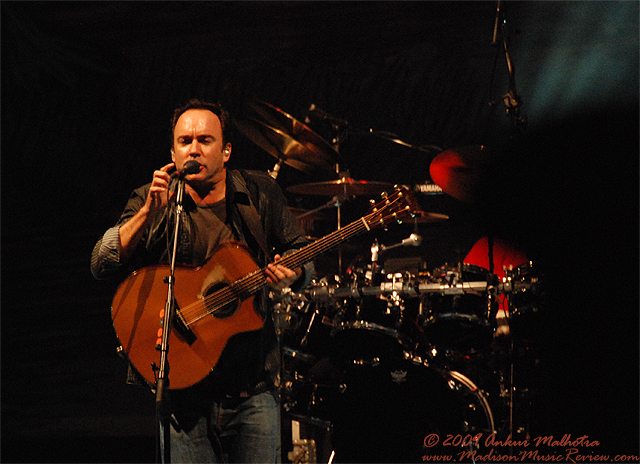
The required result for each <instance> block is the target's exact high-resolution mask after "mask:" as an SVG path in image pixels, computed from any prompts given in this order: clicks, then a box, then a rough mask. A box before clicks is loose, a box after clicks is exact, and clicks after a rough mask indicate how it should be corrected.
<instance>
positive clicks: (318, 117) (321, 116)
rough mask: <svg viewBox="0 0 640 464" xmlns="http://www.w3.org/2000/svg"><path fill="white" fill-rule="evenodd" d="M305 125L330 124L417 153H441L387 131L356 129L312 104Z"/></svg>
mask: <svg viewBox="0 0 640 464" xmlns="http://www.w3.org/2000/svg"><path fill="white" fill-rule="evenodd" d="M304 121H305V123H306V124H311V123H328V124H331V126H332V127H334V128H343V129H349V130H350V131H351V132H352V133H356V134H363V135H371V136H374V137H377V138H380V139H384V140H387V141H389V142H393V143H395V144H397V145H401V146H403V147H406V148H410V149H412V150H418V151H423V152H427V153H434V152H440V151H442V148H440V147H436V146H434V145H414V144H411V143H409V142H406V141H404V140H402V139H400V137H399V136H398V135H396V134H394V133H392V132H388V131H375V130H373V129H371V128H366V127H358V126H356V125H354V124H352V123H350V122H349V121H346V120H344V119H341V118H338V117H335V116H333V115H331V114H329V113H327V112H326V111H323V110H322V109H320V108H318V106H317V105H316V104H315V103H312V104H311V106H309V109H308V110H307V115H306V117H305V120H304Z"/></svg>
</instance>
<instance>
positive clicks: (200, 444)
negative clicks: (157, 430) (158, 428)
mask: <svg viewBox="0 0 640 464" xmlns="http://www.w3.org/2000/svg"><path fill="white" fill-rule="evenodd" d="M279 415H280V408H279V407H278V403H277V402H276V400H275V398H274V396H273V394H272V393H269V392H265V393H260V394H258V395H255V396H252V397H249V398H247V399H246V400H244V401H242V402H239V403H238V402H235V403H234V404H225V402H222V403H221V404H214V405H213V407H212V408H211V410H210V411H209V412H208V413H207V414H185V413H176V414H174V415H172V417H171V431H170V434H171V462H172V463H174V462H176V463H177V462H189V463H192V462H207V463H223V462H254V463H267V462H274V463H275V462H278V461H279V457H280V456H279V454H280V420H279Z"/></svg>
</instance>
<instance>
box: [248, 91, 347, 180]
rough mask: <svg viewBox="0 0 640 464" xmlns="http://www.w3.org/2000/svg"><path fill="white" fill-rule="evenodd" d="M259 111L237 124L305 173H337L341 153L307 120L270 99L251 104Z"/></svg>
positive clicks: (254, 140) (257, 140)
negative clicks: (301, 120)
mask: <svg viewBox="0 0 640 464" xmlns="http://www.w3.org/2000/svg"><path fill="white" fill-rule="evenodd" d="M249 106H250V107H251V108H252V109H253V110H254V111H255V113H256V114H257V117H252V118H250V119H249V120H247V121H239V122H238V123H237V124H236V125H237V126H238V128H239V129H240V131H241V132H243V133H244V134H245V135H246V136H247V137H248V138H249V139H251V140H252V141H253V142H255V143H256V144H257V145H258V146H259V147H261V148H263V149H264V150H265V151H267V153H269V154H270V155H272V156H274V157H276V158H278V159H279V160H282V161H283V162H284V163H285V164H287V165H289V166H291V167H293V168H295V169H298V170H301V171H303V172H308V173H314V172H317V171H318V170H321V171H326V172H327V173H335V166H336V164H337V162H338V152H337V151H336V150H334V148H333V147H332V146H331V145H330V144H329V143H328V142H327V141H325V140H324V139H323V138H322V137H320V136H319V135H318V134H316V133H315V132H313V131H312V130H311V129H310V128H309V127H308V126H306V125H305V124H304V123H302V122H300V121H298V120H297V119H295V118H294V117H293V116H291V115H289V114H288V113H285V112H284V111H282V110H281V109H280V108H276V107H275V106H273V105H270V104H269V103H266V102H256V103H252V104H250V105H249Z"/></svg>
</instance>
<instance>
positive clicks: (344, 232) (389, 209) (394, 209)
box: [233, 189, 417, 294]
mask: <svg viewBox="0 0 640 464" xmlns="http://www.w3.org/2000/svg"><path fill="white" fill-rule="evenodd" d="M416 206H417V203H416V201H415V198H414V197H413V196H412V195H411V193H410V192H408V191H406V189H400V190H397V191H396V192H395V193H394V194H393V195H391V196H390V197H388V198H387V199H386V200H385V201H384V202H382V203H379V204H378V205H376V206H375V207H374V208H373V210H372V212H371V213H369V214H367V215H366V216H364V217H361V218H360V219H358V220H357V221H354V222H352V223H351V224H349V225H348V226H345V227H343V228H341V229H338V230H336V231H334V232H332V233H330V234H329V235H327V236H325V237H323V238H321V239H319V240H316V241H315V242H313V243H310V244H309V245H307V246H305V247H303V248H300V249H299V250H296V251H294V252H293V253H291V254H289V255H287V256H285V257H283V258H282V259H280V261H278V264H282V265H283V266H285V267H288V268H289V269H297V268H299V267H300V266H302V265H303V264H305V263H308V262H309V261H311V260H313V259H314V258H315V257H317V256H318V255H320V254H322V253H324V252H326V251H328V250H330V249H331V248H334V247H335V246H337V245H339V244H341V243H343V242H345V241H347V240H349V239H350V238H352V237H355V236H356V235H358V234H361V233H363V232H365V231H367V230H371V229H373V228H376V227H381V226H384V225H386V224H387V223H388V222H389V221H392V220H396V221H397V220H399V219H400V218H402V217H404V216H406V215H408V214H410V213H415V212H416V210H417V209H416ZM265 284H266V274H265V269H264V268H263V269H258V270H256V271H254V272H252V273H250V274H248V275H247V276H245V277H243V278H242V279H240V280H238V281H236V282H235V283H234V284H233V286H234V287H235V289H234V293H236V294H253V293H255V292H256V291H258V290H259V289H260V288H261V287H262V286H264V285H265Z"/></svg>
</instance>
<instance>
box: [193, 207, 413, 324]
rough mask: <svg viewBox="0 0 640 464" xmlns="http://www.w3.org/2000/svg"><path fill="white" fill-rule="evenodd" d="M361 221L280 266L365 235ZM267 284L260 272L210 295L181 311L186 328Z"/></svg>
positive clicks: (292, 263) (305, 248)
mask: <svg viewBox="0 0 640 464" xmlns="http://www.w3.org/2000/svg"><path fill="white" fill-rule="evenodd" d="M390 198H391V197H390ZM395 201H396V200H395V199H392V200H389V199H387V205H385V206H384V207H383V208H382V209H381V210H378V211H374V212H372V213H371V214H369V215H368V216H365V217H364V218H362V219H365V218H367V217H369V216H371V217H373V216H376V215H380V214H381V213H382V212H384V210H385V209H387V208H388V207H389V206H391V205H392V204H393V203H395ZM410 209H411V208H410V207H409V206H407V207H405V208H404V210H405V211H406V210H410ZM399 212H402V210H399ZM397 214H398V213H397V212H396V213H394V215H395V216H397ZM361 221H362V220H360V221H355V222H354V223H352V224H350V225H349V226H347V227H345V228H343V229H341V230H339V231H336V232H334V233H332V234H330V235H329V236H327V237H325V239H321V240H319V241H317V242H314V243H312V244H309V245H308V246H307V247H304V248H302V249H300V253H296V254H295V255H290V256H291V259H287V258H288V257H285V258H283V259H282V261H281V264H283V265H286V266H288V267H297V266H296V261H295V259H294V258H299V257H300V256H302V258H299V259H298V262H300V263H304V262H305V260H307V259H308V258H309V257H310V256H313V255H314V254H315V253H316V251H315V250H316V249H318V248H320V249H321V248H324V247H325V245H324V242H327V245H326V246H327V249H329V248H330V247H332V246H335V244H336V243H339V242H340V241H342V240H343V237H342V236H344V235H345V233H346V234H347V235H350V234H355V233H358V232H362V231H364V229H361V228H360V225H361V224H362V222H361ZM371 221H372V219H370V220H369V223H371V224H375V223H373V222H371ZM380 221H381V222H383V223H384V221H383V219H382V218H381V219H380ZM363 225H364V227H365V228H368V226H367V225H366V223H365V224H363ZM358 229H360V230H358ZM332 242H333V243H332ZM328 244H331V245H328ZM325 251H326V250H325ZM289 263H290V264H289ZM265 283H266V276H265V272H264V270H263V269H257V270H255V271H253V272H251V273H249V274H247V275H246V276H244V277H243V278H241V279H239V280H238V281H236V282H235V283H234V284H232V285H230V286H228V287H225V289H222V290H219V291H218V292H215V293H214V294H212V295H209V296H208V297H205V298H204V299H202V300H198V301H196V302H195V303H192V304H191V305H188V306H186V307H185V308H183V309H182V310H181V315H182V317H183V321H184V322H185V324H187V325H189V324H192V323H194V322H196V321H197V320H199V319H201V318H203V317H206V316H207V315H209V314H212V313H214V312H216V311H218V310H219V309H220V308H222V307H224V306H226V305H227V304H230V303H232V302H233V301H235V300H237V299H238V298H239V295H241V294H242V293H248V294H249V295H251V294H253V293H255V292H256V291H257V290H259V289H260V288H261V287H262V286H264V284H265ZM237 288H240V289H241V290H242V289H244V292H238V291H236V290H235V289H237ZM208 307H213V308H214V309H212V310H208V311H207V308H208ZM202 309H204V310H205V311H204V312H202V311H201V310H202ZM187 313H189V314H187ZM185 316H186V317H185Z"/></svg>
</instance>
